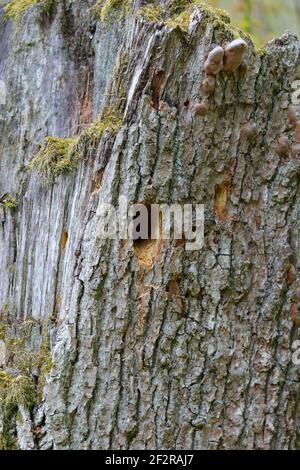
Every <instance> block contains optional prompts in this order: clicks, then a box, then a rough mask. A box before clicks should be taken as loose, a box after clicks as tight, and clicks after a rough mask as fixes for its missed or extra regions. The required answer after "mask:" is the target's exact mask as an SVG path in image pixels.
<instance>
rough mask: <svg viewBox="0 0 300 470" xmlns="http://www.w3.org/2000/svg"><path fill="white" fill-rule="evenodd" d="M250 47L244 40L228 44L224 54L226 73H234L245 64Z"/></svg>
mask: <svg viewBox="0 0 300 470" xmlns="http://www.w3.org/2000/svg"><path fill="white" fill-rule="evenodd" d="M247 50H248V45H247V43H246V42H245V41H244V40H243V39H235V40H234V41H232V42H230V43H229V44H227V46H226V47H225V54H224V72H234V71H235V70H237V69H238V68H239V67H240V65H241V64H242V62H243V59H244V55H245V53H246V52H247Z"/></svg>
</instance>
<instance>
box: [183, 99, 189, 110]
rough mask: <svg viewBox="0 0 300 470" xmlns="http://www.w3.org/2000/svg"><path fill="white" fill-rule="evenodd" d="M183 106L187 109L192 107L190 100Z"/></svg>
mask: <svg viewBox="0 0 300 470" xmlns="http://www.w3.org/2000/svg"><path fill="white" fill-rule="evenodd" d="M183 106H184V109H185V111H187V110H188V109H189V107H190V100H186V101H185V102H184V103H183Z"/></svg>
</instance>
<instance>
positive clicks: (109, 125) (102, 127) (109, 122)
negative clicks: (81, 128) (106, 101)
mask: <svg viewBox="0 0 300 470" xmlns="http://www.w3.org/2000/svg"><path fill="white" fill-rule="evenodd" d="M122 124H123V119H122V116H121V113H120V112H119V110H118V108H117V107H116V106H108V107H107V108H104V109H103V111H102V113H101V114H100V115H99V116H98V117H97V118H96V120H95V121H94V122H93V123H92V124H91V126H90V127H88V128H87V129H86V130H85V135H86V136H87V137H88V138H89V139H91V140H92V141H98V140H99V139H100V138H101V137H102V135H103V133H104V132H105V131H108V132H110V133H111V134H114V135H115V134H117V132H118V131H119V130H120V128H121V127H122Z"/></svg>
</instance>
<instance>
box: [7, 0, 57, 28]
mask: <svg viewBox="0 0 300 470" xmlns="http://www.w3.org/2000/svg"><path fill="white" fill-rule="evenodd" d="M56 3H57V0H11V1H10V2H9V3H8V4H7V5H6V6H5V7H4V18H5V20H6V21H8V20H13V21H14V22H15V23H17V24H18V23H20V20H21V18H22V16H23V14H24V13H25V12H26V10H28V8H30V7H32V6H34V5H41V13H42V14H43V15H46V16H51V15H52V13H53V12H54V9H55V7H56Z"/></svg>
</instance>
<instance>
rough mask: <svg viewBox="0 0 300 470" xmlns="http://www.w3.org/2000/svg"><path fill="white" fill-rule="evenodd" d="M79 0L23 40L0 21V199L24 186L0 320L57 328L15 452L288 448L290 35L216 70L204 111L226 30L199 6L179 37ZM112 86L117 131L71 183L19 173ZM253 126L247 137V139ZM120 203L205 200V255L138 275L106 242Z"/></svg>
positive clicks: (293, 439) (0, 261) (8, 240)
mask: <svg viewBox="0 0 300 470" xmlns="http://www.w3.org/2000/svg"><path fill="white" fill-rule="evenodd" d="M62 3H64V2H62ZM88 3H89V4H91V5H92V4H93V2H92V1H90V2H88ZM86 4H87V2H86V1H85V2H82V1H78V2H71V1H69V2H65V5H63V4H61V5H60V6H59V8H58V11H57V13H56V16H55V18H54V19H53V20H52V21H51V22H50V23H49V24H46V25H44V26H41V25H40V24H39V22H38V21H37V17H36V16H35V11H36V10H31V12H30V14H25V18H24V21H23V23H22V28H21V30H20V31H19V32H16V30H15V29H14V27H13V26H12V24H10V23H9V24H6V25H1V36H0V51H1V57H0V78H1V79H3V80H4V81H5V83H6V84H7V89H8V102H7V104H6V106H5V107H1V109H0V111H1V116H2V120H1V122H0V131H1V142H0V146H1V148H0V196H1V194H3V193H6V192H8V193H12V194H15V193H17V192H18V190H19V188H20V185H21V183H22V181H25V183H24V184H23V185H21V186H22V190H21V192H20V196H19V198H20V204H19V207H18V208H17V210H15V211H13V212H11V211H9V210H7V209H5V208H3V207H2V209H1V211H2V212H1V220H2V224H1V235H0V253H1V257H0V273H1V278H0V280H1V284H0V308H2V309H3V308H4V306H6V308H8V309H9V311H10V315H11V319H13V321H17V320H18V321H22V320H24V319H28V318H33V319H35V320H43V321H44V322H46V321H47V319H48V318H50V317H53V315H55V316H56V319H55V321H53V322H52V323H51V324H49V322H48V328H49V331H50V339H51V357H52V370H51V373H50V374H49V377H48V380H47V386H46V387H45V388H44V394H43V401H42V403H41V404H40V405H39V406H36V407H35V409H34V410H33V412H32V413H28V412H27V411H26V409H23V408H22V407H20V414H21V415H22V419H20V420H19V421H18V423H17V424H16V427H17V434H18V443H19V446H21V447H22V448H24V449H27V448H33V447H34V448H38V449H49V448H53V449H89V448H92V449H109V448H113V449H146V448H151V449H155V448H158V449H171V448H176V449H236V448H243V449H244V448H247V449H288V448H291V449H295V448H298V447H299V432H298V430H299V424H300V419H299V366H298V367H297V366H295V365H293V363H292V360H291V356H292V350H291V344H292V342H293V340H295V339H297V337H298V329H297V326H296V324H295V315H294V314H293V315H291V312H292V313H293V312H295V311H294V307H293V305H295V303H296V300H295V291H296V289H297V287H298V283H299V281H300V279H299V276H300V275H299V257H298V254H299V246H298V243H299V210H300V203H299V160H297V158H292V156H291V155H290V154H289V155H288V156H287V157H286V158H281V157H279V156H278V154H277V153H276V144H277V141H278V138H279V137H280V136H281V135H282V134H283V135H285V136H288V137H289V139H290V141H291V143H292V142H293V140H294V139H295V135H294V134H295V131H294V129H292V127H291V125H290V123H289V120H288V107H289V104H290V102H291V93H292V83H293V82H294V81H295V80H296V79H297V78H298V79H299V78H300V70H299V66H300V45H299V41H298V40H297V39H296V38H295V37H294V36H292V35H290V34H285V35H284V36H283V37H282V38H281V39H276V40H274V41H272V42H271V43H270V44H268V45H267V47H266V49H265V51H263V52H260V53H255V52H254V47H253V45H252V44H251V42H250V41H248V46H249V50H248V55H247V63H248V70H247V72H246V74H245V75H244V76H242V75H241V74H240V73H239V72H236V73H234V74H232V75H231V74H229V75H225V74H224V73H221V74H219V75H218V77H217V84H216V90H215V93H214V95H213V96H212V97H210V110H209V112H208V114H207V115H206V116H204V117H197V116H195V115H194V112H193V105H194V103H195V102H197V101H198V100H199V99H201V97H202V94H203V92H202V89H201V83H202V81H203V79H204V77H205V74H204V71H203V66H204V62H205V60H206V57H207V55H208V52H209V51H210V50H211V47H212V45H216V44H221V45H225V43H226V42H228V41H230V40H231V39H232V38H233V33H232V30H231V28H230V27H229V26H226V25H225V23H222V22H220V21H219V19H217V18H216V21H212V19H211V18H210V19H209V20H208V21H207V17H206V14H205V12H204V11H202V10H199V9H196V10H195V11H194V14H193V17H192V19H191V28H190V32H189V33H183V32H182V31H181V30H180V29H179V28H175V29H174V28H173V29H172V28H171V27H164V26H163V25H162V24H159V23H158V24H155V23H148V22H146V21H143V20H142V19H141V18H135V17H133V16H132V17H131V16H129V17H127V18H126V20H123V22H122V28H121V23H118V21H119V22H120V20H118V21H116V22H115V23H111V22H108V23H107V24H101V23H100V22H95V21H94V20H92V19H91V15H90V11H89V9H88V8H86ZM84 5H85V6H84ZM37 14H38V12H37V11H36V15H37ZM66 18H67V20H68V25H69V28H70V29H67V30H65V29H64V30H62V27H61V25H62V19H66ZM64 24H65V23H64ZM125 56H126V58H127V59H126V60H127V61H128V66H127V67H125V69H124V67H123V69H122V75H121V76H118V70H119V69H120V67H122V61H123V60H124V57H125ZM115 64H116V67H115V71H114V74H113V69H114V66H115ZM159 71H164V73H165V81H164V84H163V88H162V96H160V97H159V98H160V100H161V101H163V106H162V107H161V110H156V109H154V108H153V106H152V105H151V101H152V100H153V90H152V89H151V84H152V83H153V77H154V76H155V75H156V74H157V72H159ZM112 77H113V79H112V86H110V87H109V82H110V80H111V78H112ZM107 87H108V90H109V93H108V94H107V96H106V97H105V90H106V89H107ZM121 89H124V90H125V92H126V94H125V98H126V99H125V102H124V110H126V113H125V119H124V124H123V126H122V127H121V128H120V130H119V132H118V133H117V135H110V134H109V133H107V132H106V133H104V135H103V138H102V140H101V142H100V145H99V147H98V148H90V147H89V148H88V149H86V155H85V158H84V160H83V161H82V163H81V164H80V166H79V168H78V171H77V172H76V174H75V175H74V176H72V177H67V176H61V177H59V178H58V180H57V182H56V184H54V185H53V186H51V187H48V188H45V187H43V186H42V185H41V183H40V180H39V177H38V175H37V174H36V173H33V174H32V173H30V172H28V171H27V170H26V165H27V164H28V163H29V161H30V159H31V158H32V156H33V153H34V152H35V150H36V147H37V144H38V143H39V142H41V141H42V139H43V138H44V137H45V136H46V135H58V136H69V135H73V134H74V133H76V132H78V130H79V129H80V127H82V125H84V124H85V122H82V115H83V113H84V111H85V110H86V103H87V102H88V103H89V106H90V108H91V115H93V116H94V117H95V116H96V115H97V113H98V112H99V110H100V108H101V106H103V103H104V102H105V100H106V103H107V102H109V103H110V104H111V105H112V104H114V103H115V102H116V100H118V93H121ZM107 100H108V101H107ZM83 103H85V105H84V109H82V107H83ZM188 103H189V105H188ZM247 123H255V124H256V128H257V133H256V135H255V136H254V138H253V139H252V140H247V139H244V138H243V137H242V134H243V133H241V129H242V128H243V126H244V125H245V124H247ZM99 175H101V177H102V181H101V188H100V189H99V190H95V180H96V179H97V178H99ZM120 194H122V195H125V196H126V197H127V198H128V199H129V201H130V202H136V201H144V202H145V203H148V204H150V203H154V202H158V203H163V202H165V203H175V202H176V203H185V202H188V203H203V204H205V208H206V218H205V247H204V249H203V250H202V251H201V252H188V251H186V250H185V247H184V244H179V243H173V242H164V243H163V245H162V247H161V250H160V252H159V253H158V256H157V257H156V258H155V260H154V264H153V267H152V268H151V269H149V268H147V267H145V266H144V265H143V264H142V263H141V262H140V259H139V258H140V256H141V255H140V253H137V252H135V250H134V247H133V245H132V242H130V241H126V242H120V241H107V240H106V241H105V240H101V239H100V238H99V236H98V235H97V234H98V233H99V230H100V226H99V224H100V223H101V220H100V216H99V206H100V204H101V203H103V202H112V203H114V204H116V203H117V200H118V196H119V195H120ZM226 195H227V204H226V206H223V204H222V200H223V199H222V198H224V197H226ZM64 232H67V233H68V240H67V244H66V246H65V247H64V249H62V244H61V239H62V235H63V233H64ZM292 317H293V318H292ZM49 325H50V326H49ZM39 334H40V333H39V332H38V330H35V329H34V330H33V333H32V338H31V342H32V344H36V342H38V341H39ZM37 428H38V429H39V432H38V433H36V434H34V433H33V432H32V430H33V429H37ZM0 431H1V429H0Z"/></svg>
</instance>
